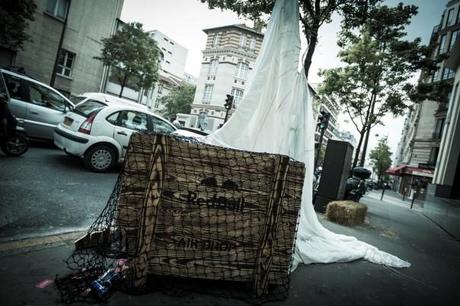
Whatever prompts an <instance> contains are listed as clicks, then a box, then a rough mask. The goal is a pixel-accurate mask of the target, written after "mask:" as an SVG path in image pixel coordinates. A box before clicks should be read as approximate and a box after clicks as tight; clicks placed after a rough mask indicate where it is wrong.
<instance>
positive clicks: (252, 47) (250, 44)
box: [249, 37, 256, 50]
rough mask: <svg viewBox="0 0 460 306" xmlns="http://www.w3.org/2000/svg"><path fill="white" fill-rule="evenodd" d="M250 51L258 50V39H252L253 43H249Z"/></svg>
mask: <svg viewBox="0 0 460 306" xmlns="http://www.w3.org/2000/svg"><path fill="white" fill-rule="evenodd" d="M249 49H251V50H255V49H256V39H255V38H254V37H253V38H251V42H250V43H249Z"/></svg>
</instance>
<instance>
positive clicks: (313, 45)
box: [303, 27, 319, 80]
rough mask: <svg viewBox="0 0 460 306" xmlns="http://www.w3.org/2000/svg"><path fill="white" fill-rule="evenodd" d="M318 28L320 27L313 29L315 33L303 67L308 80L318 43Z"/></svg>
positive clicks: (311, 38) (311, 37)
mask: <svg viewBox="0 0 460 306" xmlns="http://www.w3.org/2000/svg"><path fill="white" fill-rule="evenodd" d="M318 28H319V27H315V28H314V29H312V31H313V33H312V35H311V36H310V39H309V41H310V43H309V44H308V50H307V55H306V56H305V60H304V62H303V67H304V69H305V76H306V77H307V80H308V72H309V71H310V66H311V60H312V58H313V54H314V53H315V48H316V44H317V43H318ZM315 29H316V30H315Z"/></svg>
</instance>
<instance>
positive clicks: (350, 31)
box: [320, 2, 426, 167]
mask: <svg viewBox="0 0 460 306" xmlns="http://www.w3.org/2000/svg"><path fill="white" fill-rule="evenodd" d="M374 4H375V5H370V6H368V7H367V9H366V10H363V11H360V12H359V13H357V14H354V15H353V18H351V17H350V18H348V19H344V21H343V22H342V26H343V27H342V31H341V33H340V34H339V41H338V44H339V46H340V47H341V51H340V52H339V58H340V59H341V60H342V62H343V63H344V64H345V66H344V67H340V68H334V69H329V70H325V71H322V72H321V75H322V76H324V82H323V84H322V87H321V89H320V93H322V94H326V95H329V96H330V97H332V98H333V99H335V100H336V101H337V102H339V103H340V104H341V105H343V106H344V108H345V110H346V111H347V113H348V115H349V116H350V119H351V121H352V123H353V125H354V126H355V128H356V130H357V131H358V133H359V135H360V137H359V141H358V146H357V148H356V151H355V152H356V153H355V158H354V160H353V167H355V166H356V165H357V163H358V159H359V157H360V156H359V154H360V153H361V159H360V161H359V164H360V166H363V165H364V161H365V157H366V151H367V143H368V140H369V135H370V132H371V129H372V127H374V126H375V125H377V124H382V121H381V119H382V117H383V116H385V115H386V114H389V113H390V114H393V115H394V116H399V115H402V114H403V113H404V111H405V110H406V109H407V108H408V107H409V102H410V100H409V97H408V90H409V89H410V88H412V86H411V85H410V84H409V83H408V80H409V78H410V76H411V75H412V74H413V73H414V72H415V71H417V70H418V69H419V68H420V66H421V62H422V59H423V58H424V57H425V56H426V49H425V48H424V47H423V46H421V45H420V39H419V38H417V39H415V40H413V41H407V40H404V39H403V37H404V36H405V34H406V33H405V32H404V28H405V26H406V25H408V24H409V23H410V19H411V17H412V16H414V15H415V14H416V13H417V7H416V6H412V5H408V6H404V5H403V4H402V3H400V4H399V5H397V6H396V7H388V6H381V5H380V4H379V3H378V2H375V3H374ZM361 146H363V149H362V150H361Z"/></svg>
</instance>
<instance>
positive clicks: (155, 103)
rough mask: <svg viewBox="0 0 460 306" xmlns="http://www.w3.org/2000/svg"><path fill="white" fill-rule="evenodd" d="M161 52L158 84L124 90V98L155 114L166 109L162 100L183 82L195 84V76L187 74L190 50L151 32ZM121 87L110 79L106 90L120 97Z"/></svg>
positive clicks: (161, 34)
mask: <svg viewBox="0 0 460 306" xmlns="http://www.w3.org/2000/svg"><path fill="white" fill-rule="evenodd" d="M149 34H150V37H152V38H153V39H154V40H155V41H156V42H157V45H158V48H159V49H160V51H161V56H160V67H159V71H158V76H159V80H158V82H157V83H156V84H155V85H154V86H153V87H152V88H149V89H139V88H135V87H136V86H128V87H125V89H124V90H123V97H124V98H127V99H130V100H133V101H136V102H138V103H141V104H144V105H147V106H148V107H149V108H150V109H151V110H153V111H155V112H161V111H162V110H163V108H164V106H163V105H161V103H160V98H161V97H163V96H166V95H168V93H169V92H170V91H171V90H172V89H173V88H175V87H177V86H180V85H181V84H182V83H183V82H187V83H190V82H193V79H194V78H193V76H191V75H189V74H187V73H186V72H185V63H186V61H187V55H188V50H187V49H186V48H185V47H183V46H182V45H181V44H179V43H178V42H177V41H175V40H173V39H172V38H171V37H169V36H167V35H165V34H163V33H162V32H160V31H158V30H153V31H150V32H149ZM120 88H121V87H120V85H119V84H118V82H117V80H115V79H110V81H109V82H108V84H107V87H106V89H105V91H106V92H108V93H111V94H115V95H118V94H119V92H120Z"/></svg>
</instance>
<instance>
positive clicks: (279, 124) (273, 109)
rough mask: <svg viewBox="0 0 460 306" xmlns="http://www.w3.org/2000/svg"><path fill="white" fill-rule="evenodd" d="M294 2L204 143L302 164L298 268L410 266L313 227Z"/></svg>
mask: <svg viewBox="0 0 460 306" xmlns="http://www.w3.org/2000/svg"><path fill="white" fill-rule="evenodd" d="M298 16H299V8H298V1H297V0H278V1H277V2H276V4H275V8H274V10H273V13H272V16H271V20H270V23H269V25H268V28H267V32H266V34H265V38H264V41H263V44H262V48H261V51H260V53H259V56H258V58H257V62H256V65H255V69H254V71H253V73H252V78H251V79H250V80H249V82H248V85H247V89H246V92H245V94H244V96H243V98H242V100H241V103H240V105H239V106H238V109H237V111H236V112H235V113H234V114H233V116H232V117H231V118H230V120H229V121H228V122H227V123H226V124H225V125H224V126H223V127H222V128H221V129H219V130H217V131H216V132H214V133H213V134H211V135H209V136H207V137H206V138H205V142H206V143H209V144H214V145H220V146H224V147H231V148H237V149H242V150H250V151H256V152H269V153H278V154H285V155H289V156H290V157H292V158H294V159H296V160H298V161H302V162H304V163H305V167H306V177H305V182H304V188H303V195H302V206H301V216H300V225H299V229H298V234H297V241H296V250H295V255H294V266H293V267H294V269H295V267H296V266H297V264H298V263H305V264H308V263H331V262H339V261H342V262H343V261H352V260H356V259H359V258H365V259H367V260H369V261H371V262H374V263H379V264H385V265H389V266H392V267H408V266H410V264H409V263H408V262H406V261H403V260H401V259H399V258H397V257H395V256H393V255H390V254H388V253H385V252H383V251H380V250H378V249H377V248H375V247H373V246H371V245H369V244H367V243H364V242H361V241H359V240H357V239H356V238H354V237H349V236H344V235H338V234H335V233H332V232H331V231H329V230H327V229H325V228H324V227H323V226H322V225H321V224H320V223H319V221H318V219H317V216H316V214H315V211H314V209H313V205H312V180H313V158H314V131H315V122H314V119H313V110H312V100H311V97H310V95H309V91H308V88H307V80H306V77H305V74H304V71H303V70H301V71H300V72H299V71H298V66H299V54H300V36H299V23H298Z"/></svg>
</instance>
